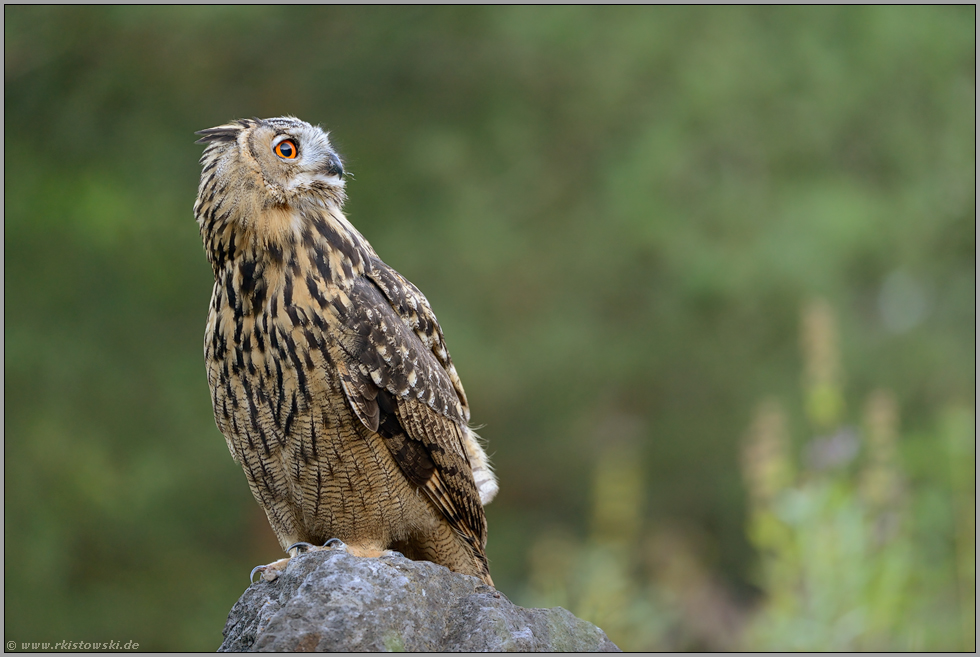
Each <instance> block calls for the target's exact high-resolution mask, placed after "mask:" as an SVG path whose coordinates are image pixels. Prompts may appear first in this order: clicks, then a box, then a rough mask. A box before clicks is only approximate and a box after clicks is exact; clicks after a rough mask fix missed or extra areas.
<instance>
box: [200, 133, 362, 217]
mask: <svg viewBox="0 0 980 657" xmlns="http://www.w3.org/2000/svg"><path fill="white" fill-rule="evenodd" d="M196 134H198V135H201V138H200V139H198V140H197V143H199V144H208V148H207V149H206V150H205V152H204V155H203V156H202V157H201V163H202V164H203V165H204V170H203V172H202V179H201V183H202V187H203V185H204V182H205V179H206V178H207V177H208V176H209V175H211V174H213V175H214V176H216V177H217V178H218V179H224V182H227V183H229V187H230V188H229V191H232V193H235V192H236V191H237V192H238V193H242V192H243V191H245V190H248V191H251V192H253V193H258V194H260V195H263V196H264V197H265V202H264V203H262V205H268V204H272V205H279V204H290V203H292V202H294V201H295V200H297V199H300V198H310V197H311V196H312V197H313V198H322V197H327V198H330V199H332V200H335V201H338V202H342V201H343V198H344V194H343V190H344V167H343V164H342V163H341V161H340V157H339V155H338V154H337V152H336V151H335V150H334V149H333V147H332V146H331V145H330V140H329V139H328V137H327V133H326V132H324V131H323V130H321V129H320V128H319V127H317V126H312V125H310V124H309V123H307V122H305V121H300V120H299V119H297V118H294V117H291V116H281V117H276V118H272V119H239V120H237V121H232V122H230V123H227V124H225V125H219V126H217V127H214V128H208V129H207V130H201V131H200V132H198V133H196ZM236 187H237V188H238V189H237V190H236V189H235V188H236Z"/></svg>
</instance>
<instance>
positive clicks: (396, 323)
mask: <svg viewBox="0 0 980 657" xmlns="http://www.w3.org/2000/svg"><path fill="white" fill-rule="evenodd" d="M198 134H200V135H202V137H201V139H200V140H199V142H200V143H207V144H208V146H207V148H206V150H205V151H204V155H203V156H202V158H201V164H202V167H203V170H202V174H201V184H200V187H199V190H198V198H197V202H196V203H195V206H194V212H195V216H196V218H197V221H198V224H199V225H200V228H201V236H202V238H203V239H204V246H205V251H206V252H207V256H208V259H209V260H210V262H211V265H212V268H213V270H214V277H215V285H214V292H213V295H212V299H211V309H210V313H209V315H208V322H207V332H206V336H205V357H206V361H207V371H208V382H209V384H210V386H211V394H212V398H211V399H212V403H213V406H214V415H215V421H216V422H217V424H218V428H219V429H220V430H221V432H222V433H223V434H224V436H225V439H226V441H227V443H228V449H229V450H230V451H231V454H232V456H233V457H234V458H235V460H236V461H238V462H239V463H240V464H241V465H242V468H243V469H244V471H245V475H246V477H247V479H248V482H249V486H250V487H251V489H252V493H253V495H254V496H255V499H256V501H258V503H259V504H260V505H261V506H262V508H263V509H264V510H265V512H266V515H267V517H268V519H269V522H270V523H271V525H272V528H273V529H274V530H275V532H276V535H277V536H278V538H279V542H280V544H281V545H282V546H283V548H286V547H287V546H289V545H291V544H293V543H296V542H300V541H303V542H308V543H312V544H316V545H319V544H322V543H324V542H325V541H327V540H328V539H331V538H339V539H341V540H342V541H344V543H346V544H347V545H348V547H349V549H350V550H351V552H353V553H355V554H361V555H363V556H376V555H377V554H380V553H381V552H382V551H384V550H387V549H394V550H398V551H400V552H402V553H403V554H405V555H406V556H408V557H410V558H414V559H427V560H430V561H434V562H436V563H440V564H442V565H445V566H447V567H449V568H451V569H453V570H456V571H458V572H462V573H466V574H471V575H476V576H478V577H481V578H483V579H484V581H486V582H487V583H492V582H491V580H490V573H489V569H488V567H487V561H486V555H485V553H484V547H485V545H486V537H487V530H486V520H485V517H484V514H483V504H485V503H487V502H489V501H490V499H492V497H493V496H494V494H495V493H496V491H497V484H496V480H495V478H494V476H493V473H492V472H491V470H490V468H489V465H488V463H487V459H486V454H485V453H484V451H483V449H482V447H481V446H480V444H479V442H478V441H477V438H476V436H475V434H474V433H473V432H472V431H471V430H470V429H469V428H468V426H467V422H468V421H469V416H470V413H469V407H468V405H467V401H466V394H465V393H464V392H463V386H462V384H461V383H460V380H459V377H458V376H457V374H456V369H455V368H454V367H453V363H452V359H451V358H450V357H449V352H448V350H447V349H446V343H445V340H444V338H443V335H442V330H441V328H440V327H439V324H438V322H437V321H436V317H435V314H434V313H433V312H432V309H431V307H430V306H429V303H428V302H427V301H426V299H425V297H424V296H423V295H422V293H421V292H420V291H419V290H418V288H416V287H415V286H414V285H412V284H411V283H410V282H409V281H407V280H406V279H405V278H404V277H402V276H401V275H400V274H399V273H398V272H396V271H394V270H393V269H391V268H390V267H388V266H387V265H386V264H385V263H383V262H382V261H381V260H380V258H378V256H377V254H376V253H375V252H374V249H372V248H371V246H370V244H368V242H367V240H365V239H364V237H363V236H361V234H360V233H359V232H358V231H357V230H356V229H355V228H354V227H353V226H352V225H351V224H350V222H348V221H347V219H346V218H345V217H344V215H343V214H342V212H341V208H342V205H343V202H344V198H345V195H344V179H343V175H344V174H343V167H342V164H341V162H340V159H339V157H338V156H337V154H336V152H335V151H334V150H333V148H332V147H331V145H330V142H329V140H328V138H327V134H326V133H324V132H323V131H322V130H320V129H319V128H317V127H314V126H311V125H309V124H308V123H305V122H303V121H300V120H298V119H295V118H291V117H281V118H274V119H266V120H259V119H253V120H239V121H234V122H231V123H229V124H226V125H221V126H218V127H215V128H211V129H208V130H202V131H201V132H200V133H198Z"/></svg>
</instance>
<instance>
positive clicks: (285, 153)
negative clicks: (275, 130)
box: [272, 139, 299, 160]
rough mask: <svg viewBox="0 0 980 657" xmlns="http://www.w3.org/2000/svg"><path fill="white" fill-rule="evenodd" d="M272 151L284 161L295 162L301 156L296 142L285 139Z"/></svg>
mask: <svg viewBox="0 0 980 657" xmlns="http://www.w3.org/2000/svg"><path fill="white" fill-rule="evenodd" d="M272 150H273V151H274V152H275V154H276V155H278V156H279V157H281V158H282V159H284V160H295V159H296V156H297V155H298V154H299V150H298V149H297V148H296V142H294V141H293V140H292V139H283V140H282V141H281V142H279V143H278V144H276V147H275V148H273V149H272Z"/></svg>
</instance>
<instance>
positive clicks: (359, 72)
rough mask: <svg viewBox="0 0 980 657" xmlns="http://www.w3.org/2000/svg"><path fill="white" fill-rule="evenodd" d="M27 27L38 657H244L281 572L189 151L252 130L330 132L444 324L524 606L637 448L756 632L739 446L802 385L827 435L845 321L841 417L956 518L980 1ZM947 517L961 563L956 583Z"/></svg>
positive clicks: (14, 191) (12, 170) (19, 300)
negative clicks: (126, 644) (136, 651)
mask: <svg viewBox="0 0 980 657" xmlns="http://www.w3.org/2000/svg"><path fill="white" fill-rule="evenodd" d="M4 20H5V26H4V37H5V61H4V66H5V84H4V105H5V121H4V137H5V145H4V163H5V174H4V183H5V195H4V212H5V222H4V310H5V319H6V322H5V332H4V354H5V360H4V384H5V393H4V402H5V405H4V408H5V414H4V435H5V444H4V456H5V465H4V494H5V498H4V547H5V554H6V560H5V586H4V597H5V612H4V614H5V630H4V631H5V636H4V639H5V640H16V641H55V642H56V641H59V640H63V639H64V640H74V641H79V640H87V641H107V640H110V639H114V640H120V639H121V640H123V641H126V640H135V641H138V642H139V643H140V647H141V648H145V649H151V650H187V649H196V650H213V649H214V648H216V647H217V645H218V644H219V643H220V640H221V635H220V631H221V628H222V625H223V623H224V619H225V616H226V614H227V612H228V610H229V609H230V607H231V605H232V604H233V603H234V601H235V600H236V599H237V597H238V596H239V595H240V594H241V592H242V591H243V589H244V588H245V586H246V585H247V575H248V572H249V570H250V569H251V567H252V566H254V565H256V564H258V563H266V562H268V561H271V560H273V559H276V558H278V557H279V556H280V555H279V551H278V547H277V545H276V544H275V541H274V539H273V538H272V534H271V530H269V529H268V527H267V525H266V523H265V520H264V518H263V516H262V515H261V514H260V512H259V511H258V509H257V506H256V505H255V503H254V501H253V500H252V499H251V496H250V494H249V492H248V487H247V485H246V483H245V480H244V477H243V475H242V473H241V471H240V469H239V467H238V466H237V465H235V464H234V463H233V462H232V460H231V458H230V456H229V455H228V453H227V450H226V447H225V444H224V441H223V440H222V438H221V436H220V435H219V433H218V431H217V429H216V428H215V427H214V423H213V420H212V418H211V408H210V402H209V395H208V390H207V382H206V379H205V375H204V368H203V357H202V342H203V330H204V319H205V315H206V308H207V304H208V299H209V295H210V288H211V272H210V269H209V267H208V265H207V262H206V260H205V258H204V255H203V251H202V247H201V244H200V239H199V236H198V234H197V227H196V225H195V223H194V220H193V216H192V212H191V206H192V203H193V200H194V197H195V194H196V187H197V181H198V176H199V167H198V164H197V159H198V157H199V156H200V152H201V147H200V146H197V145H195V144H194V143H193V142H194V139H195V137H194V135H193V134H192V133H193V132H194V131H195V130H199V129H202V128H207V127H211V126H214V125H217V124H219V123H222V122H224V121H226V120H228V119H232V118H238V117H250V116H260V117H266V116H277V115H282V114H293V115H296V116H299V117H300V118H303V119H305V120H307V121H310V122H313V123H319V124H321V125H323V126H324V127H325V128H326V129H328V130H330V131H331V133H332V139H333V140H334V143H335V144H336V145H337V146H338V147H339V149H340V151H341V153H342V154H343V155H344V156H345V162H346V163H347V167H348V169H349V170H350V171H351V172H352V173H353V178H352V180H350V182H349V185H348V191H349V194H350V201H349V203H348V206H347V210H348V216H349V217H350V219H351V220H352V221H353V223H354V224H355V225H356V226H358V228H359V229H360V230H361V231H362V232H363V233H364V235H365V236H366V237H367V238H368V239H369V240H370V241H371V242H372V244H373V245H374V247H375V249H376V250H377V251H378V253H379V254H380V255H381V257H382V258H383V259H384V260H386V261H387V262H388V263H389V264H390V265H392V266H393V267H395V268H396V269H397V270H399V271H400V272H402V273H403V274H404V275H405V276H407V277H408V278H409V279H410V280H412V281H413V282H414V283H416V284H417V285H418V286H419V287H420V288H421V289H422V290H423V291H424V292H425V294H426V295H427V297H428V298H429V300H430V302H431V303H432V305H433V307H434V308H435V310H436V312H437V314H438V316H439V319H440V321H441V323H442V326H443V328H444V329H445V332H446V335H447V339H448V344H449V346H450V349H451V351H452V354H453V358H454V361H455V362H456V364H457V368H458V370H459V372H460V375H461V377H462V380H463V382H464V384H465V386H466V389H467V392H468V395H469V397H470V400H471V404H472V408H473V417H474V421H476V422H478V423H482V424H484V425H485V428H484V429H483V430H482V432H481V433H482V435H483V436H484V437H485V438H487V439H488V440H489V446H490V452H491V453H492V455H493V460H494V463H495V464H496V468H497V472H498V474H499V476H500V480H501V492H500V495H499V497H498V498H497V499H496V500H495V501H494V502H493V504H491V505H490V506H489V507H488V508H487V515H488V522H489V526H490V538H489V544H488V553H489V556H490V559H491V567H492V571H493V575H494V578H495V580H496V582H497V584H498V586H499V587H500V589H501V590H502V591H504V592H505V593H507V594H508V595H509V596H511V597H512V598H513V599H515V600H516V601H518V602H523V603H529V601H532V599H533V595H532V594H531V593H526V591H527V590H528V589H527V584H526V583H527V582H528V581H531V580H534V576H535V574H534V573H533V572H529V570H533V567H534V566H533V563H534V560H533V559H530V560H529V557H528V554H529V552H530V551H531V546H532V543H533V542H534V541H535V540H536V537H537V536H538V534H539V533H540V531H542V528H551V529H553V530H555V531H558V532H559V533H561V532H564V533H565V534H566V535H568V536H570V537H571V539H572V540H573V541H574V540H577V537H584V536H586V535H587V533H588V532H589V530H590V527H591V528H593V529H594V518H593V513H594V512H593V494H594V487H593V484H592V482H593V478H594V472H593V470H594V466H595V463H596V461H597V459H599V460H601V458H602V455H603V454H604V453H606V452H608V450H610V449H612V448H614V447H615V448H617V449H618V448H619V447H621V446H622V445H624V444H628V449H629V450H631V451H629V453H630V454H632V455H634V457H635V458H634V459H633V460H634V462H635V463H636V464H638V467H639V472H640V483H639V484H638V486H639V488H638V489H637V490H640V493H639V496H640V497H639V498H638V501H637V510H636V513H635V514H634V516H635V521H634V522H635V523H636V524H637V527H636V528H635V529H636V532H635V533H636V535H637V536H643V535H646V534H649V533H651V532H654V533H655V532H656V531H657V529H658V528H660V527H668V526H683V527H685V528H687V530H688V531H689V532H691V533H692V534H693V535H696V536H698V537H699V538H698V539H697V544H698V552H699V554H701V555H702V556H701V557H700V564H701V565H700V567H701V568H702V569H704V571H705V572H708V573H710V574H711V577H712V578H714V580H713V581H717V582H720V583H721V584H720V586H722V588H723V589H724V590H725V591H727V592H728V593H727V594H726V595H727V596H728V597H729V598H730V599H732V600H734V601H735V603H734V604H735V606H736V607H737V608H739V609H744V610H753V609H758V608H759V605H762V604H764V601H765V600H766V599H768V593H770V592H769V591H767V587H766V585H765V584H764V583H760V582H763V581H767V580H760V579H759V578H758V577H756V576H755V575H754V573H755V572H756V570H757V568H756V565H757V563H758V559H759V554H758V553H757V551H756V548H757V547H758V544H755V545H754V544H752V543H750V541H749V540H748V538H747V534H746V526H747V523H748V517H747V516H748V514H747V512H746V508H747V507H746V504H747V502H746V499H747V498H746V493H745V492H744V486H743V480H742V472H741V470H740V468H739V450H740V447H739V445H740V440H741V438H742V436H743V434H744V433H745V431H746V427H748V426H749V424H750V422H751V419H752V413H753V408H754V407H755V404H756V403H757V401H758V399H759V398H760V397H762V396H764V395H768V394H772V393H775V394H776V396H777V398H778V399H779V400H780V401H781V402H782V403H783V404H784V405H785V406H786V407H787V408H788V409H789V415H790V417H791V418H796V419H791V421H790V423H791V425H792V426H793V428H794V431H795V433H794V435H805V434H806V432H807V431H809V430H810V429H807V428H806V424H805V420H804V419H803V418H804V416H805V413H804V412H803V407H802V402H801V401H800V400H801V395H800V394H799V393H798V392H797V390H798V389H799V381H800V372H801V369H802V367H803V362H802V357H801V356H800V352H799V348H798V342H799V338H798V336H799V323H800V319H799V316H800V308H801V306H802V305H803V304H804V303H805V302H807V300H809V299H811V298H815V297H819V298H824V299H827V300H828V302H829V303H830V304H831V306H832V307H833V308H835V309H836V317H837V319H838V322H839V332H840V351H841V358H842V360H843V361H844V362H845V363H846V368H845V369H846V378H845V379H843V382H842V383H841V385H842V387H843V388H842V389H843V390H844V393H843V394H844V397H845V398H847V399H848V400H849V401H848V402H847V405H846V407H845V410H844V411H843V413H844V418H843V419H844V420H850V421H853V422H856V421H857V417H858V415H859V408H860V405H861V403H860V400H861V399H863V398H864V397H865V396H866V395H867V394H868V393H869V392H870V391H871V390H873V389H877V388H884V389H888V390H890V391H892V392H893V393H894V395H895V398H896V399H897V400H898V406H899V408H900V415H901V426H902V436H903V438H902V439H901V440H900V443H901V444H902V445H913V446H914V447H910V448H907V449H904V451H903V452H902V453H903V459H905V461H903V463H904V465H903V467H904V468H906V469H907V470H908V472H910V473H911V474H910V477H911V482H912V483H911V484H910V485H911V487H912V492H913V495H914V494H916V491H918V490H920V488H921V489H923V490H925V489H928V490H927V493H928V494H927V499H926V501H925V502H923V504H925V505H926V506H927V507H928V505H929V504H931V505H932V506H931V507H928V508H935V509H940V510H941V509H952V508H954V506H955V505H953V503H952V502H951V501H950V500H951V499H952V498H953V496H954V495H953V493H952V492H950V491H951V490H952V489H951V488H950V484H949V483H948V481H947V479H948V477H947V479H944V478H943V477H946V475H935V476H933V474H930V473H933V471H935V472H945V471H944V470H942V468H939V469H936V468H932V466H931V465H929V464H930V463H932V461H930V459H933V458H934V456H932V455H933V454H934V453H935V451H936V450H937V449H939V445H940V443H941V440H940V439H939V438H934V437H933V436H934V433H932V431H933V428H934V427H936V426H938V425H937V422H940V419H939V418H940V417H941V416H942V413H943V412H945V411H944V409H946V408H948V407H950V406H951V405H957V404H958V405H959V407H963V408H967V409H970V412H971V413H972V409H973V408H974V392H975V358H976V349H975V329H976V325H975V313H976V305H975V294H976V286H975V267H976V247H975V240H976V227H975V214H976V190H975V176H976V165H975V163H976V150H975V143H976V133H975V112H976V103H975V97H976V83H975V80H976V77H975V76H976V70H975V46H976V41H975V8H974V7H972V6H966V7H873V8H867V7H820V8H814V7H811V8H772V7H755V8H734V7H732V8H719V7H691V8H677V7H610V8H588V7H574V8H570V7H535V8H523V7H494V8H487V7H467V8H453V7H427V8H409V7H405V8H393V7H356V8H355V7H325V8H261V7H248V8H235V7H200V8H190V7H182V8H122V7H108V8H87V7H55V8H44V7H24V6H21V7H10V6H7V7H5V8H4ZM889 281H891V282H892V283H889ZM895 281H900V283H895ZM896 286H897V287H896ZM895 290H897V292H896V291H895ZM943 417H944V416H943ZM971 417H972V416H971ZM969 421H972V420H969ZM969 421H968V422H969ZM937 435H938V434H937ZM908 436H919V438H918V439H915V440H913V439H911V438H908ZM902 441H904V442H902ZM803 444H804V441H802V440H800V441H797V442H794V443H793V445H792V446H791V449H792V450H794V451H795V450H797V449H800V448H802V446H803ZM971 453H972V452H971ZM971 458H972V457H971ZM942 462H943V463H945V461H942ZM923 464H925V465H923ZM972 472H973V475H972V477H973V479H972V480H971V483H972V482H975V470H973V471H972ZM915 473H920V475H921V476H920V477H919V479H916V475H915ZM922 473H925V474H922ZM967 477H968V479H969V475H968V476H967ZM917 481H919V482H920V483H921V482H926V483H923V484H922V485H921V486H920V485H919V484H917V483H916V482H917ZM936 482H938V483H936ZM944 482H945V483H944ZM917 486H918V487H917ZM923 487H924V488H923ZM924 499H925V498H924ZM971 499H972V498H971ZM937 505H938V506H937ZM944 505H945V506H944ZM596 508H598V507H596ZM943 513H946V512H939V516H938V517H940V520H936V521H935V522H936V523H938V524H936V528H937V530H936V531H938V532H939V533H938V534H937V537H936V538H935V539H934V542H935V543H936V545H935V546H934V549H932V552H929V553H928V554H927V555H926V557H927V558H928V559H932V560H934V559H940V560H943V559H945V560H946V562H950V563H951V562H952V560H954V557H953V556H951V555H952V554H953V551H954V550H953V547H952V546H953V543H954V534H955V531H954V525H955V521H954V519H953V512H952V511H949V512H948V513H947V514H946V516H943V515H942V514H943ZM817 515H819V514H817ZM922 515H923V517H934V514H930V513H927V512H923V513H922ZM634 516H630V517H634ZM942 518H946V520H942ZM944 522H945V524H943V523H944ZM549 531H550V530H549ZM943 532H945V534H944V533H943ZM943 537H946V538H943ZM637 541H640V543H638V545H639V544H641V543H642V540H641V539H639V538H638V539H637ZM637 549H641V548H637ZM974 549H975V548H974ZM944 563H945V562H944ZM570 567H571V568H576V567H577V566H576V565H575V564H572V565H571V566H570ZM951 577H952V576H951ZM653 581H654V584H656V577H654V578H653ZM769 581H771V580H769ZM943 581H945V580H943ZM950 581H952V580H950ZM937 590H939V591H940V594H941V591H943V590H945V589H943V588H942V586H940V585H937ZM908 595H917V594H916V593H915V592H914V591H913V592H911V593H909V594H908ZM951 595H953V598H955V595H954V594H951ZM634 607H635V605H634ZM636 608H637V609H639V607H636ZM643 609H648V608H647V607H644V608H643ZM579 613H586V612H584V611H579ZM637 613H639V612H637ZM643 613H648V614H649V618H648V620H649V622H650V623H651V624H652V625H651V626H653V625H656V624H657V623H660V625H657V627H660V626H661V625H663V624H664V623H668V621H664V620H662V619H663V618H666V617H669V616H670V614H671V613H674V614H675V615H676V614H679V613H680V612H677V611H676V610H674V611H672V610H671V603H670V601H669V599H667V602H665V603H664V604H663V605H661V606H660V607H657V606H656V605H654V606H653V607H649V609H648V611H647V612H643ZM895 613H896V614H897V613H898V612H895ZM658 615H659V616H658ZM654 617H657V618H660V620H657V618H654ZM644 618H647V617H646V616H644ZM643 622H645V621H642V619H641V624H642V623H643ZM786 627H790V628H791V627H792V624H791V623H789V624H787V625H786ZM654 634H655V635H656V636H653V638H649V637H648V639H647V640H648V641H649V642H652V643H648V644H643V645H650V646H653V647H668V648H669V647H674V648H677V647H680V648H683V647H699V646H701V647H703V646H704V645H712V644H710V643H708V644H704V643H698V640H697V639H691V640H690V642H688V643H684V642H683V641H681V642H680V643H678V642H677V640H676V639H674V640H673V641H674V642H673V643H671V641H672V640H671V639H670V635H669V633H666V634H664V633H661V634H656V633H654ZM793 634H794V632H793V631H792V630H789V631H788V635H793ZM796 634H797V635H798V633H796ZM611 635H612V632H611ZM658 637H660V638H658ZM612 638H613V639H614V640H620V641H621V642H624V643H623V645H624V647H630V645H641V644H640V643H635V644H629V640H630V639H629V638H628V637H625V635H624V636H623V637H621V638H619V639H617V636H616V635H612ZM759 640H760V641H762V639H759ZM770 640H771V641H772V642H771V643H769V644H765V645H768V646H769V647H770V648H778V647H779V645H778V640H779V637H778V636H777V637H775V638H772V637H770ZM637 641H639V640H637ZM658 641H659V642H658ZM731 645H734V644H731ZM757 645H764V644H761V643H760V644H757ZM835 645H837V644H835ZM850 645H855V644H853V643H851V644H848V643H846V642H844V644H843V646H844V648H843V649H847V646H850ZM923 645H925V646H926V647H929V645H931V646H934V647H936V648H938V649H958V648H960V647H962V646H960V645H959V644H956V643H950V644H943V643H941V642H940V643H934V644H928V645H926V644H923ZM814 647H818V646H814ZM838 649H840V648H839V645H838Z"/></svg>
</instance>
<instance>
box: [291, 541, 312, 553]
mask: <svg viewBox="0 0 980 657" xmlns="http://www.w3.org/2000/svg"><path fill="white" fill-rule="evenodd" d="M299 548H303V552H309V551H310V550H315V549H316V546H315V545H312V544H311V543H307V542H306V541H300V542H299V543H293V544H292V545H290V546H289V547H288V548H286V554H291V553H292V551H293V550H298V549H299ZM303 552H298V553H297V556H299V555H300V554H303Z"/></svg>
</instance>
